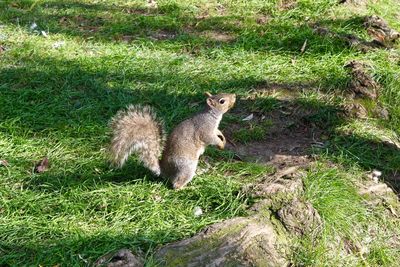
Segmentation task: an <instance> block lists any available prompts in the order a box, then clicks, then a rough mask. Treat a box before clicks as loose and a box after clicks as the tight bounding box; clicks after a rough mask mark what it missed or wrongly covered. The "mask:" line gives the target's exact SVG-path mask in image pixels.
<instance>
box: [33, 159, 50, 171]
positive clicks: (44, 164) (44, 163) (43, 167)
mask: <svg viewBox="0 0 400 267" xmlns="http://www.w3.org/2000/svg"><path fill="white" fill-rule="evenodd" d="M48 169H49V159H48V158H47V157H45V158H43V159H42V160H41V161H40V162H38V163H37V164H36V165H35V170H34V171H35V172H36V173H42V172H45V171H47V170H48Z"/></svg>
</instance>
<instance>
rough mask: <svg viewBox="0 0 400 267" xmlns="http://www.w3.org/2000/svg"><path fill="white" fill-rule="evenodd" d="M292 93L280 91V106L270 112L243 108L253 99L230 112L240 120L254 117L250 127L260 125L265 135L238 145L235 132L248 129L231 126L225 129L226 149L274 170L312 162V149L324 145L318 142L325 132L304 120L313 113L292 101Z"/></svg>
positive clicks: (239, 125) (241, 157)
mask: <svg viewBox="0 0 400 267" xmlns="http://www.w3.org/2000/svg"><path fill="white" fill-rule="evenodd" d="M275 91H276V90H275ZM294 94H295V93H288V92H287V91H283V94H282V96H280V97H279V100H278V103H277V105H278V106H279V107H278V108H276V109H274V110H272V111H269V112H258V111H257V110H255V109H251V108H250V109H249V108H246V106H249V105H250V106H251V105H252V104H251V102H252V101H254V100H253V99H247V100H244V101H243V102H247V103H244V105H243V104H242V105H239V106H238V108H237V109H235V110H233V113H234V114H235V115H236V116H237V117H240V118H245V117H246V116H247V117H248V115H249V114H253V115H252V119H251V121H249V124H251V125H253V126H254V125H255V126H254V127H256V126H257V125H267V126H261V127H266V129H265V135H264V136H263V137H262V139H261V140H256V141H249V142H240V141H239V142H238V141H236V140H235V135H236V133H237V132H238V131H241V130H243V127H247V126H243V124H241V123H237V124H230V125H229V126H228V128H226V129H224V133H225V134H226V137H227V138H228V140H229V141H230V142H229V143H230V144H228V145H227V148H228V149H230V150H232V151H234V152H235V153H236V155H237V157H238V158H239V159H241V160H243V161H252V162H257V163H262V164H268V165H273V166H274V167H276V168H277V169H282V168H285V167H290V166H306V165H308V163H310V161H312V156H311V155H312V153H311V152H312V149H313V148H317V147H323V146H324V142H322V141H321V139H322V136H323V134H324V130H323V129H321V128H319V127H318V126H316V125H314V124H313V123H311V122H309V121H308V120H307V117H308V116H310V115H312V114H313V113H314V112H316V111H315V110H313V109H312V108H308V107H304V106H302V105H300V104H298V103H296V102H295V101H291V98H292V97H293V96H294ZM253 126H250V128H251V127H253Z"/></svg>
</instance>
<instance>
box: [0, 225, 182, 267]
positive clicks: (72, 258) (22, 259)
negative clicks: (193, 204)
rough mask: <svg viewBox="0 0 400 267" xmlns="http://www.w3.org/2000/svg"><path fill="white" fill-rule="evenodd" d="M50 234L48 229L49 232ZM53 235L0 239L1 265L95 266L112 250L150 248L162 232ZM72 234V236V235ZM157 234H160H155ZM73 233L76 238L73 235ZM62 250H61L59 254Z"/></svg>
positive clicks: (172, 237) (18, 230)
mask: <svg viewBox="0 0 400 267" xmlns="http://www.w3.org/2000/svg"><path fill="white" fill-rule="evenodd" d="M7 230H8V231H13V232H14V233H15V232H20V231H29V228H28V229H26V230H23V229H7ZM49 234H50V233H49ZM174 234H175V235H176V236H173V235H171V237H170V238H171V239H168V240H163V241H164V242H168V241H172V240H175V239H177V238H179V237H180V235H179V233H174ZM51 235H52V236H57V235H59V236H60V238H59V239H58V240H57V241H50V242H44V243H40V244H29V245H17V244H10V243H8V242H2V241H0V249H1V252H0V255H1V257H0V265H1V266H25V265H26V264H32V265H54V264H55V263H61V264H62V263H65V262H68V265H69V266H71V265H74V266H94V265H93V263H94V262H95V261H96V259H98V258H99V257H100V256H102V255H104V254H105V253H107V252H113V251H116V250H118V249H122V248H129V249H131V250H132V251H134V252H136V253H138V254H139V253H143V251H148V250H151V249H153V248H154V247H155V246H156V245H158V242H157V241H156V242H155V240H157V239H165V234H164V233H157V232H155V233H153V234H152V236H151V237H150V236H147V235H145V234H143V235H141V234H132V233H124V234H122V235H121V234H119V235H113V234H112V233H109V232H108V233H105V232H104V233H100V234H96V235H95V236H92V237H84V238H82V235H83V236H85V235H86V234H84V233H81V234H80V235H79V234H77V233H73V234H71V235H70V236H71V237H69V238H64V236H65V235H66V233H65V232H58V233H57V232H54V231H53V232H52V233H51ZM74 235H75V236H74ZM157 236H159V237H158V238H157ZM74 237H75V239H74ZM60 251H62V254H60Z"/></svg>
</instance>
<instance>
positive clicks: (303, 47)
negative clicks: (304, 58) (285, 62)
mask: <svg viewBox="0 0 400 267" xmlns="http://www.w3.org/2000/svg"><path fill="white" fill-rule="evenodd" d="M306 47H307V39H306V40H305V41H304V43H303V46H302V47H301V49H300V53H302V54H303V53H304V51H306Z"/></svg>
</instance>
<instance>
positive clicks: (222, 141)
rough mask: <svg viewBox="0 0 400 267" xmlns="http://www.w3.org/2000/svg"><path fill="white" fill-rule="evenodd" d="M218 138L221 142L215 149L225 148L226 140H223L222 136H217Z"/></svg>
mask: <svg viewBox="0 0 400 267" xmlns="http://www.w3.org/2000/svg"><path fill="white" fill-rule="evenodd" d="M217 136H218V138H219V139H220V140H221V142H220V143H219V144H218V145H217V147H218V148H219V149H221V150H222V149H224V148H225V145H226V139H225V136H224V135H223V134H219V135H217Z"/></svg>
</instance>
